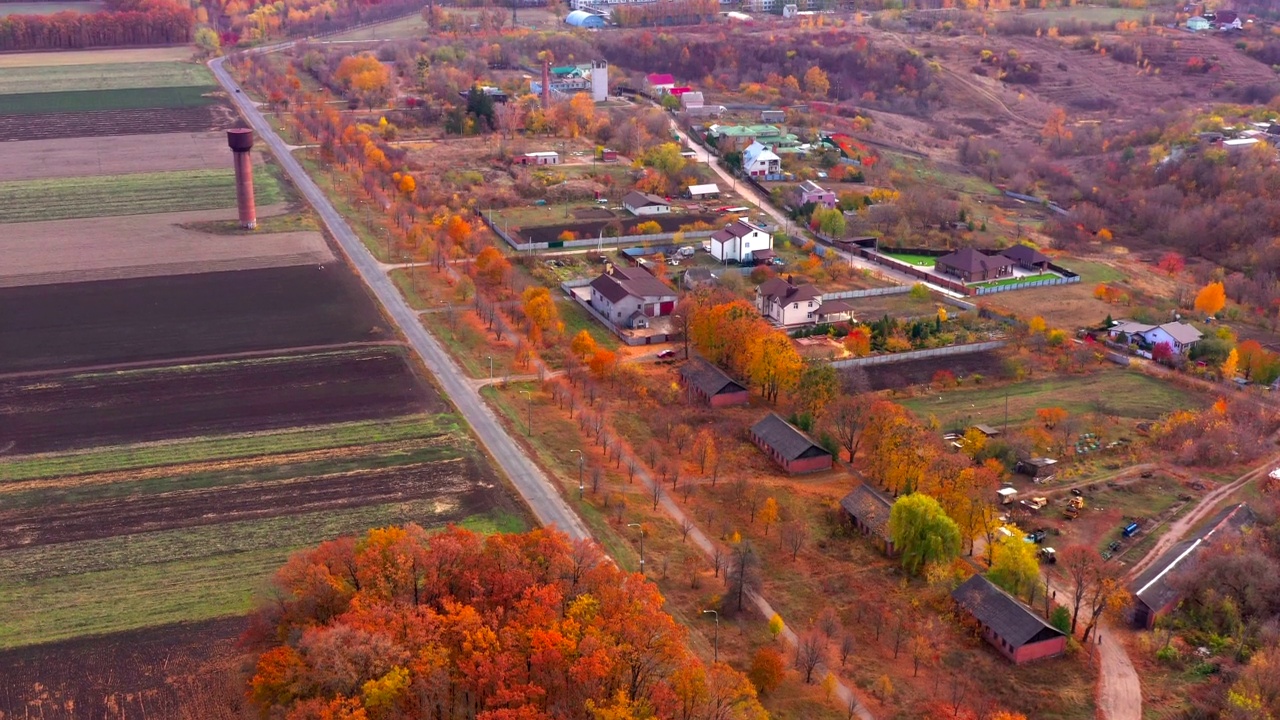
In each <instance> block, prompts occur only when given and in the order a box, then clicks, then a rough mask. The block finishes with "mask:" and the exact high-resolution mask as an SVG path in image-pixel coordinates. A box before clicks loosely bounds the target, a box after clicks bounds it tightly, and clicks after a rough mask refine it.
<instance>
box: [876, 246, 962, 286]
mask: <svg viewBox="0 0 1280 720" xmlns="http://www.w3.org/2000/svg"><path fill="white" fill-rule="evenodd" d="M904 252H912V253H916V252H917V251H915V250H909V251H904ZM948 252H949V251H939V250H921V251H919V252H918V254H920V255H930V256H933V257H942V256H943V255H946V254H948ZM857 253H858V256H859V257H863V258H866V259H867V260H870V261H871V262H873V263H876V264H877V265H884V266H885V267H887V268H891V269H893V270H897V271H898V272H900V273H903V274H904V275H910V276H911V277H914V278H919V279H921V280H923V281H925V282H927V283H929V284H930V285H936V286H938V287H943V288H946V289H948V290H951V291H953V292H958V293H960V294H961V295H970V294H972V293H971V292H970V291H969V287H968V286H967V285H965V284H964V283H958V282H955V281H954V280H946V279H944V278H940V277H938V276H937V275H934V274H933V273H931V272H926V271H924V270H921V269H920V268H918V267H916V266H915V265H909V264H907V263H904V262H901V261H899V260H894V259H893V258H891V257H887V256H885V255H881V254H880V253H878V252H873V251H871V250H868V249H867V248H864V247H860V248H858V249H857Z"/></svg>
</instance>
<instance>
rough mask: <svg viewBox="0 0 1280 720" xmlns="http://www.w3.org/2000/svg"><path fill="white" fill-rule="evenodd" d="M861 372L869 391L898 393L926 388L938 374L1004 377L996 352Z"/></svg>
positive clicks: (908, 362) (914, 361)
mask: <svg viewBox="0 0 1280 720" xmlns="http://www.w3.org/2000/svg"><path fill="white" fill-rule="evenodd" d="M865 369H866V371H867V378H868V379H869V380H870V381H871V389H872V390H898V389H901V388H905V387H909V386H911V385H927V384H929V382H930V381H931V380H933V374H934V373H936V372H938V371H939V370H949V371H951V372H952V373H953V374H955V376H956V377H958V378H965V377H969V376H971V375H974V374H978V375H982V376H983V377H989V378H1000V377H1003V376H1004V365H1003V359H1002V358H1001V356H1000V353H999V352H997V351H990V352H980V353H970V354H968V355H952V356H949V357H939V358H926V359H924V360H908V361H907V362H900V363H888V364H886V365H872V366H870V367H867V368H865ZM846 372H847V371H846Z"/></svg>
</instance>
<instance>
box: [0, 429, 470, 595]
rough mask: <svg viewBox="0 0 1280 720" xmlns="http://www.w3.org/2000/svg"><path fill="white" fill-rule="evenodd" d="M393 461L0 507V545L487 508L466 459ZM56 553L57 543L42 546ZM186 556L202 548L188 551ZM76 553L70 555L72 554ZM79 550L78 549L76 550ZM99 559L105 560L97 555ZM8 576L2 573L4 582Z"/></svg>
mask: <svg viewBox="0 0 1280 720" xmlns="http://www.w3.org/2000/svg"><path fill="white" fill-rule="evenodd" d="M449 454H451V455H454V457H453V458H452V459H448V460H444V461H441V462H429V463H422V464H417V465H401V466H396V467H393V468H386V469H372V470H361V471H355V472H347V473H339V474H334V475H323V476H319V477H299V478H291V479H289V480H285V481H280V482H264V483H246V484H244V485H240V486H234V487H230V488H227V487H215V488H202V489H198V490H188V491H183V492H174V493H164V494H160V495H147V496H142V497H136V496H129V497H124V498H119V499H114V500H106V501H101V502H91V503H76V504H65V505H60V506H59V509H58V512H57V513H50V512H49V511H48V509H46V508H32V509H24V510H17V511H0V527H3V528H4V529H3V530H0V550H12V549H16V548H34V547H36V546H42V545H55V544H58V543H78V542H83V541H87V540H98V539H102V538H114V537H117V536H120V535H133V534H137V533H148V532H157V531H162V530H172V529H176V528H191V527H198V526H205V525H218V524H220V523H229V522H239V521H244V520H255V519H260V518H271V517H282V516H285V515H297V514H300V513H311V512H319V511H326V510H336V509H340V508H347V507H359V506H363V505H383V504H387V503H397V502H407V501H409V500H414V499H421V498H434V499H437V501H438V505H439V506H440V507H441V508H447V509H448V513H447V514H446V518H447V519H454V520H458V519H461V518H464V517H467V516H469V515H473V514H476V513H479V512H485V511H488V510H490V509H492V501H491V500H489V499H487V498H488V497H489V496H490V495H491V494H492V493H491V492H490V490H488V489H485V488H484V487H482V486H481V484H478V483H476V482H474V480H473V479H474V478H480V477H483V476H485V475H486V474H487V471H486V470H485V469H484V468H483V467H481V465H480V464H479V463H478V462H477V460H476V458H474V457H466V456H458V455H457V453H456V452H451V453H449ZM49 551H50V552H52V553H59V551H60V548H57V547H54V548H50V549H49ZM187 552H188V553H192V554H203V553H204V552H205V549H202V548H190V549H189V550H187ZM73 554H76V553H73ZM81 555H83V554H81ZM13 562H14V561H13V556H11V555H10V556H0V566H10V567H9V568H8V569H9V571H10V572H11V573H15V574H18V575H21V574H22V573H23V570H22V569H20V568H17V567H13V566H12V565H13ZM75 562H76V563H77V564H78V565H80V566H82V567H80V571H81V572H88V571H93V570H96V569H99V568H95V567H92V565H93V564H94V563H95V562H96V561H95V558H94V557H87V556H86V557H82V558H81V559H79V560H76V561H75ZM103 562H104V563H105V562H108V560H107V559H106V558H105V557H104V559H103ZM12 577H13V575H10V578H11V579H12Z"/></svg>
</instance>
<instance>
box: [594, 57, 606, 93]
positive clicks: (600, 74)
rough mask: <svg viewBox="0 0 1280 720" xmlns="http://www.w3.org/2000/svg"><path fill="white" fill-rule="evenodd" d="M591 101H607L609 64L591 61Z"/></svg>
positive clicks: (602, 61)
mask: <svg viewBox="0 0 1280 720" xmlns="http://www.w3.org/2000/svg"><path fill="white" fill-rule="evenodd" d="M591 99H592V100H594V101H596V102H604V101H605V100H608V99H609V63H608V62H606V61H604V60H592V61H591Z"/></svg>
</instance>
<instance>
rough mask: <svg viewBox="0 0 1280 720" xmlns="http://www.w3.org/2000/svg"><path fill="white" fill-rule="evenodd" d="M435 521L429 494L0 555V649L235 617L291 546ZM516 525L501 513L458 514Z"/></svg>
mask: <svg viewBox="0 0 1280 720" xmlns="http://www.w3.org/2000/svg"><path fill="white" fill-rule="evenodd" d="M407 522H416V523H418V524H420V525H424V526H428V525H435V526H439V525H441V522H440V520H439V519H438V510H437V509H436V503H435V502H434V501H433V500H416V501H410V502H406V503H395V504H388V505H374V506H369V507H363V508H351V509H345V510H338V511H329V512H320V513H307V514H301V515H293V516H287V517H279V518H269V519H265V520H252V521H245V522H235V523H225V524H221V525H210V526H204V527H196V528H185V529H181V530H167V531H161V532H154V533H142V534H138V535H127V536H121V537H114V538H106V539H102V540H90V541H84V542H78V543H67V544H60V545H52V546H45V547H38V548H30V549H24V550H18V551H11V552H7V553H4V554H0V571H2V572H3V580H0V616H3V617H5V619H6V620H5V623H4V624H3V625H0V648H11V647H18V646H22V645H34V644H38V643H43V642H50V641H54V640H62V639H67V638H73V637H79V636H82V635H90V634H101V633H109V632H117V631H122V630H132V629H137V628H142V627H150V626H154V625H162V624H167V623H173V622H183V621H198V620H207V619H210V618H216V617H225V616H229V615H240V614H244V613H246V612H248V611H249V610H250V609H252V607H253V606H254V604H255V602H256V597H257V596H258V595H259V593H260V592H261V591H262V590H263V589H265V587H266V583H267V581H268V579H269V578H270V577H271V574H272V573H273V572H274V571H275V569H276V568H278V567H279V566H280V565H281V564H283V563H284V561H285V560H286V559H287V558H288V556H289V555H290V553H292V552H294V551H295V550H297V549H299V548H305V547H309V546H311V545H314V544H316V543H318V542H321V541H323V540H327V539H332V538H335V537H339V536H341V535H347V534H351V533H356V532H362V531H364V530H366V529H367V528H370V527H379V526H386V525H393V524H403V523H407ZM464 524H466V525H468V526H469V527H471V528H472V529H476V530H479V531H506V530H519V529H523V528H524V521H523V519H521V518H519V517H518V516H514V515H510V514H507V513H500V514H498V515H495V516H477V517H473V518H468V519H467V520H465V521H464Z"/></svg>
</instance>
